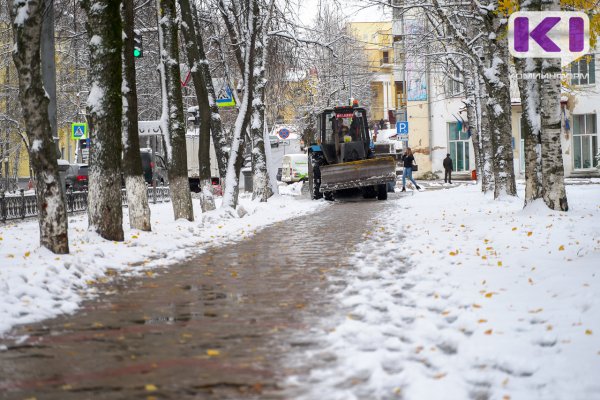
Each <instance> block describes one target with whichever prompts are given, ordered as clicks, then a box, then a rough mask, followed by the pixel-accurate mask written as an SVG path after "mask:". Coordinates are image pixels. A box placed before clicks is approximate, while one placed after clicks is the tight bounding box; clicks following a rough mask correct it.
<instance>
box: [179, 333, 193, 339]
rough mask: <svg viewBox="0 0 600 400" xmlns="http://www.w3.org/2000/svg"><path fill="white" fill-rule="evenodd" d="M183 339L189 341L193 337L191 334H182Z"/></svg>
mask: <svg viewBox="0 0 600 400" xmlns="http://www.w3.org/2000/svg"><path fill="white" fill-rule="evenodd" d="M181 337H182V338H185V339H189V338H191V337H192V334H191V333H182V334H181Z"/></svg>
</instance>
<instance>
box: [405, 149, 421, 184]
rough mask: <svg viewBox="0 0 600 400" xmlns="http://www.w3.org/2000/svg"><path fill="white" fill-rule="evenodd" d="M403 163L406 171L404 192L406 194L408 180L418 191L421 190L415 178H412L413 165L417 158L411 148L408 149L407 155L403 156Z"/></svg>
mask: <svg viewBox="0 0 600 400" xmlns="http://www.w3.org/2000/svg"><path fill="white" fill-rule="evenodd" d="M402 161H403V162H404V171H403V172H402V191H403V192H406V179H407V178H408V179H409V180H410V181H411V182H412V183H413V185H415V188H417V190H420V189H421V187H420V186H419V185H417V182H415V180H414V179H413V176H412V171H413V164H414V162H415V156H413V152H412V150H411V149H410V147H408V148H407V149H406V153H404V155H403V156H402Z"/></svg>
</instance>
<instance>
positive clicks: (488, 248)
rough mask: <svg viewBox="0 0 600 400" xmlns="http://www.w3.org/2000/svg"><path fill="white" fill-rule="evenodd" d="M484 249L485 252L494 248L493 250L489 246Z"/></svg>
mask: <svg viewBox="0 0 600 400" xmlns="http://www.w3.org/2000/svg"><path fill="white" fill-rule="evenodd" d="M485 249H486V250H487V251H490V250H494V248H493V247H491V246H488V247H486V248H485Z"/></svg>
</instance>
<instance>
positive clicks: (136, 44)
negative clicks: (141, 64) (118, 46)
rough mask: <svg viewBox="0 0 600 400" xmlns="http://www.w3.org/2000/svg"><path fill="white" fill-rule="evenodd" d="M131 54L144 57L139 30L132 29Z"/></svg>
mask: <svg viewBox="0 0 600 400" xmlns="http://www.w3.org/2000/svg"><path fill="white" fill-rule="evenodd" d="M133 56H134V57H135V58H140V57H144V47H143V45H142V34H141V33H140V32H139V31H133Z"/></svg>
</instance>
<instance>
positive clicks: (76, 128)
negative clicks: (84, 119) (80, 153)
mask: <svg viewBox="0 0 600 400" xmlns="http://www.w3.org/2000/svg"><path fill="white" fill-rule="evenodd" d="M71 139H73V140H80V139H89V137H88V126H87V124H86V123H80V122H74V123H72V124H71Z"/></svg>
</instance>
